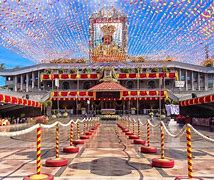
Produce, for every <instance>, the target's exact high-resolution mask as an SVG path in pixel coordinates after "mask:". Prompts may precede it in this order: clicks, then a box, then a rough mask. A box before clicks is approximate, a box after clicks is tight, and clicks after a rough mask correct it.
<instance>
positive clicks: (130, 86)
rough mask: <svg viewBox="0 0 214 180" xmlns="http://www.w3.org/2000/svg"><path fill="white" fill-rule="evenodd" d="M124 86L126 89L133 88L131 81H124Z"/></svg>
mask: <svg viewBox="0 0 214 180" xmlns="http://www.w3.org/2000/svg"><path fill="white" fill-rule="evenodd" d="M126 86H127V88H128V89H133V86H134V83H133V82H132V81H128V82H127V83H126Z"/></svg>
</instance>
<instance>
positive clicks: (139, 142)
mask: <svg viewBox="0 0 214 180" xmlns="http://www.w3.org/2000/svg"><path fill="white" fill-rule="evenodd" d="M133 143H134V144H140V145H145V144H146V141H145V140H143V139H134V141H133Z"/></svg>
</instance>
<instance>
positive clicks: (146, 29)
mask: <svg viewBox="0 0 214 180" xmlns="http://www.w3.org/2000/svg"><path fill="white" fill-rule="evenodd" d="M213 11H214V2H213V0H206V1H205V0H194V1H193V0H192V1H190V0H189V1H184V0H178V1H167V0H151V1H137V0H120V1H119V0H109V1H101V0H90V1H89V0H73V1H69V0H65V1H59V0H48V1H30V0H25V1H18V0H17V1H3V0H0V17H1V19H0V34H1V36H0V46H1V47H4V48H6V49H9V50H12V51H14V52H15V53H17V54H20V55H21V56H23V57H25V58H29V59H31V60H33V61H35V62H49V61H51V60H57V59H60V58H62V59H75V58H77V59H86V60H89V59H92V60H95V61H104V60H105V59H107V60H109V61H110V60H112V59H113V60H117V61H123V60H125V59H127V56H131V57H143V58H142V59H140V60H141V61H143V60H144V59H145V60H161V59H163V60H164V59H166V58H167V57H171V58H172V59H176V60H178V61H183V62H188V63H194V64H196V63H197V64H200V63H201V62H202V61H203V60H204V59H205V53H204V47H205V46H207V47H208V49H209V54H210V57H211V56H212V55H213V54H211V52H214V43H213V42H214V27H213ZM126 24H127V27H126ZM109 56H110V57H113V58H108V57H109Z"/></svg>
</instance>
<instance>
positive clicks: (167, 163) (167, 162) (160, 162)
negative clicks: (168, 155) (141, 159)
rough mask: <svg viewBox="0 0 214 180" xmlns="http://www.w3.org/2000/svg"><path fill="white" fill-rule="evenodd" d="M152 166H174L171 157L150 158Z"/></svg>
mask: <svg viewBox="0 0 214 180" xmlns="http://www.w3.org/2000/svg"><path fill="white" fill-rule="evenodd" d="M152 166H153V167H161V168H173V167H174V160H173V159H165V158H164V159H158V158H154V159H152Z"/></svg>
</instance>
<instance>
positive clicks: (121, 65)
mask: <svg viewBox="0 0 214 180" xmlns="http://www.w3.org/2000/svg"><path fill="white" fill-rule="evenodd" d="M104 66H111V67H113V68H136V67H141V68H154V67H175V68H181V69H188V70H192V71H197V72H203V73H214V67H204V66H200V65H194V64H188V63H184V62H178V61H169V62H167V61H163V62H155V61H147V62H141V63H133V62H128V61H127V62H103V63H94V62H93V63H92V62H86V63H71V64H55V63H41V64H35V65H32V66H25V67H21V68H16V69H5V70H2V71H0V76H13V75H19V74H23V73H28V72H32V71H39V70H45V69H73V68H77V69H78V68H80V69H83V68H93V69H96V68H99V67H104Z"/></svg>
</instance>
